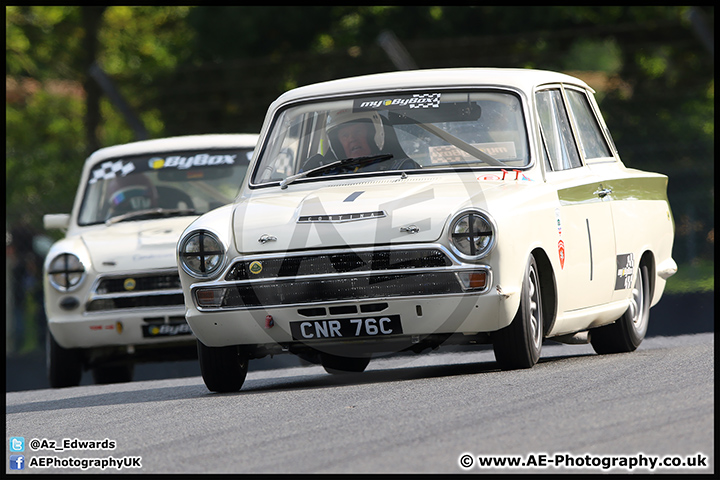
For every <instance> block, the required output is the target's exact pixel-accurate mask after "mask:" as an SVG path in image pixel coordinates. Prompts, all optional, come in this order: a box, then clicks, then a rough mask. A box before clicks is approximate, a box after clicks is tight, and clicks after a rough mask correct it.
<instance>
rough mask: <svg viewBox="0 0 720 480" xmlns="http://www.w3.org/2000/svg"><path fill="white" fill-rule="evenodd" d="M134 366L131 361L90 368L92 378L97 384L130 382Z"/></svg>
mask: <svg viewBox="0 0 720 480" xmlns="http://www.w3.org/2000/svg"><path fill="white" fill-rule="evenodd" d="M134 373H135V366H134V365H133V364H132V363H128V364H122V365H101V366H99V367H95V368H93V370H92V375H93V380H94V381H95V383H96V384H98V385H106V384H108V383H127V382H132V379H133V374H134Z"/></svg>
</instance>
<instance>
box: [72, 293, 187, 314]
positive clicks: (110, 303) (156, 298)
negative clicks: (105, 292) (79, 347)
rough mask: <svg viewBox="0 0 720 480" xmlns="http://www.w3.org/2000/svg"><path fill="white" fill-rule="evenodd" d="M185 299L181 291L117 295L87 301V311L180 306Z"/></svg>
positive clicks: (183, 303)
mask: <svg viewBox="0 0 720 480" xmlns="http://www.w3.org/2000/svg"><path fill="white" fill-rule="evenodd" d="M184 305H185V301H184V299H183V296H182V293H177V294H168V295H144V296H122V297H121V296H118V297H113V298H99V299H96V300H92V301H90V302H88V304H87V306H86V309H87V311H88V312H99V311H104V310H119V309H126V308H148V307H180V306H184Z"/></svg>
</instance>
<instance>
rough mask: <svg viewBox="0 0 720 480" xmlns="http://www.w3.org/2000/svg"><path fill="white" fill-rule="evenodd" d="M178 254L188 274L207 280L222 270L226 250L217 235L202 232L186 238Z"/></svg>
mask: <svg viewBox="0 0 720 480" xmlns="http://www.w3.org/2000/svg"><path fill="white" fill-rule="evenodd" d="M178 253H179V257H180V264H181V265H182V267H183V269H184V270H185V271H186V272H187V273H188V274H190V275H192V276H194V277H201V278H206V277H210V276H212V275H213V274H215V273H217V271H218V270H220V268H222V266H223V258H224V255H225V248H223V245H222V243H221V242H220V240H218V238H217V237H216V236H215V235H213V234H212V233H210V232H206V231H204V230H201V231H198V232H193V233H191V234H190V235H188V236H187V237H185V238H184V239H183V240H182V242H181V243H180V248H179V251H178Z"/></svg>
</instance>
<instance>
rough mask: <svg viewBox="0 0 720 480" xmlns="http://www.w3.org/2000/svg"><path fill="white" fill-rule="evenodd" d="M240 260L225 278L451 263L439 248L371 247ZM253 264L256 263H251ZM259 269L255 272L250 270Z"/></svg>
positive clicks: (279, 275)
mask: <svg viewBox="0 0 720 480" xmlns="http://www.w3.org/2000/svg"><path fill="white" fill-rule="evenodd" d="M259 262H260V263H261V265H260V267H261V270H260V268H258V267H259V266H258V265H257V261H252V260H243V261H239V262H237V263H235V264H234V265H233V266H232V268H231V269H230V271H229V272H228V273H227V275H226V276H225V280H227V281H238V280H250V279H260V278H283V277H297V276H305V275H329V274H334V273H347V272H357V273H361V272H377V271H383V270H405V269H413V268H439V267H448V266H450V265H452V262H451V261H450V259H449V258H448V257H447V255H445V254H444V253H443V252H441V251H440V250H436V249H417V250H374V251H364V252H353V251H348V252H339V253H325V254H319V255H297V256H287V257H284V258H269V259H263V260H260V261H259ZM253 264H255V265H253ZM251 270H252V271H258V270H260V271H259V272H258V273H251Z"/></svg>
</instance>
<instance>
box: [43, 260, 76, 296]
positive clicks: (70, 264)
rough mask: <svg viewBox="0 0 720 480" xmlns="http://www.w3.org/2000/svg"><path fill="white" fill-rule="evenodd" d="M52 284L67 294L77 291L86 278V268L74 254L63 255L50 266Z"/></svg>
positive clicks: (49, 277) (49, 275) (49, 272)
mask: <svg viewBox="0 0 720 480" xmlns="http://www.w3.org/2000/svg"><path fill="white" fill-rule="evenodd" d="M47 273H48V279H49V280H50V284H51V285H52V286H53V287H55V288H57V289H58V290H60V291H61V292H67V291H69V290H73V289H75V288H76V287H77V286H78V285H80V282H82V281H83V279H84V278H85V267H84V266H83V264H82V262H81V261H80V259H79V258H78V257H77V256H75V255H73V254H72V253H61V254H60V255H58V256H57V257H55V258H54V259H53V260H52V262H50V265H49V266H48V272H47Z"/></svg>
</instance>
